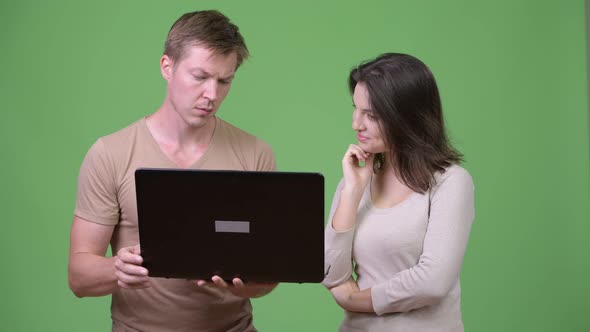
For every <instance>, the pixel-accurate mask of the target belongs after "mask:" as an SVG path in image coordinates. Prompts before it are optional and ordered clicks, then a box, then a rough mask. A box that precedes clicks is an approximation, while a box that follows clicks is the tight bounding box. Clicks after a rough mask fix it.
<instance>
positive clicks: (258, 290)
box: [195, 276, 278, 298]
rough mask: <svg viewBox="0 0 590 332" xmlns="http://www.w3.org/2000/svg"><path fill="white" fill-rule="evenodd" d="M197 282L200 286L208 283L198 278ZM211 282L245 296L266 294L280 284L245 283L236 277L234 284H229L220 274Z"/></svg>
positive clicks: (251, 296)
mask: <svg viewBox="0 0 590 332" xmlns="http://www.w3.org/2000/svg"><path fill="white" fill-rule="evenodd" d="M195 282H196V284H197V285H198V286H205V285H207V281H205V280H197V281H195ZM211 282H212V283H213V285H215V286H217V287H219V288H225V289H227V290H229V291H230V292H231V293H232V294H234V295H236V296H239V297H244V298H256V297H261V296H264V295H266V294H268V293H270V292H271V291H272V290H273V289H274V288H275V287H276V286H277V285H278V283H253V282H251V283H248V284H244V282H243V281H242V279H240V278H234V279H233V280H232V285H229V284H228V283H227V282H225V280H223V279H222V278H221V277H220V276H213V277H212V278H211Z"/></svg>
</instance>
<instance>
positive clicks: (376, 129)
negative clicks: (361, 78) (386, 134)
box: [352, 82, 387, 153]
mask: <svg viewBox="0 0 590 332" xmlns="http://www.w3.org/2000/svg"><path fill="white" fill-rule="evenodd" d="M352 100H353V103H354V112H353V113H352V129H353V130H354V131H356V138H357V140H358V145H359V146H360V148H361V149H363V150H364V151H365V152H371V153H382V152H385V151H386V150H387V147H386V145H385V141H384V140H383V133H382V132H381V127H380V126H379V119H378V118H377V115H376V114H375V113H374V112H373V110H372V109H371V104H370V103H369V92H368V91H367V87H366V86H365V84H364V83H362V82H359V83H357V85H356V87H355V88H354V94H353V96H352Z"/></svg>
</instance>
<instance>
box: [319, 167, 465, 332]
mask: <svg viewBox="0 0 590 332" xmlns="http://www.w3.org/2000/svg"><path fill="white" fill-rule="evenodd" d="M435 180H436V183H435V185H434V186H433V187H432V188H431V189H430V190H429V191H428V192H426V193H425V194H419V193H412V194H411V195H410V196H409V197H408V198H406V199H405V200H404V201H402V202H401V203H399V204H397V205H395V206H393V207H391V208H376V207H375V206H373V204H372V201H371V194H370V193H371V188H370V184H369V185H367V187H366V188H365V192H364V194H363V197H362V199H361V201H360V204H359V207H358V211H357V217H356V223H355V226H354V227H353V228H352V229H350V230H347V231H342V232H337V231H335V230H334V228H333V227H332V218H333V216H334V213H335V211H336V208H337V206H338V202H339V199H340V191H341V189H342V187H343V180H341V181H340V183H339V185H338V188H337V189H336V193H335V195H334V199H333V202H332V207H331V212H330V217H329V222H328V224H327V226H326V235H325V239H326V243H325V248H326V277H325V279H324V281H323V284H324V285H325V286H326V287H328V288H332V287H334V286H337V285H339V284H341V283H343V282H345V281H346V280H348V279H349V278H350V277H351V275H352V271H353V262H354V266H355V273H356V275H357V280H356V281H357V284H358V286H359V288H360V289H361V290H365V289H368V288H370V289H371V297H372V302H373V309H374V311H375V313H355V312H346V316H345V319H344V321H343V322H342V325H341V326H340V331H346V332H348V331H412V332H422V331H424V332H426V331H440V332H446V331H453V332H454V331H463V330H464V328H463V322H462V318H461V288H460V285H459V274H460V271H461V265H462V262H463V256H464V253H465V249H466V246H467V241H468V239H469V233H470V230H471V224H472V223H473V219H474V186H473V181H472V178H471V176H470V175H469V173H468V172H467V171H466V170H465V169H464V168H462V167H460V166H458V165H453V166H450V167H449V168H447V170H446V171H445V172H444V173H442V174H441V173H437V174H436V175H435Z"/></svg>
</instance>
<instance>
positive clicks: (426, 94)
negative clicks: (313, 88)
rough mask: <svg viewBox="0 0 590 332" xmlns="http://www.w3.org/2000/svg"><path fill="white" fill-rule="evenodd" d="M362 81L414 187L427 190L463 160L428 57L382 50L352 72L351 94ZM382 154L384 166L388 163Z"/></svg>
mask: <svg viewBox="0 0 590 332" xmlns="http://www.w3.org/2000/svg"><path fill="white" fill-rule="evenodd" d="M358 83H363V84H364V85H365V87H366V88H367V91H368V93H369V104H370V105H371V109H372V111H373V113H374V114H375V116H376V117H377V119H378V120H379V125H380V127H381V132H382V133H383V136H384V141H385V143H386V145H387V148H388V149H389V150H390V151H389V152H390V156H391V160H390V161H391V164H392V166H393V167H394V169H395V172H396V174H397V175H398V176H399V178H400V180H401V181H402V182H404V183H405V184H406V185H407V186H408V187H409V188H410V189H412V190H413V191H415V192H419V193H425V192H426V191H428V190H429V189H430V188H431V186H432V185H433V184H434V174H435V173H436V172H444V171H445V169H446V168H447V167H448V166H450V165H452V164H458V163H460V162H461V161H462V159H463V155H462V154H461V153H460V152H458V151H457V150H456V149H455V148H453V146H452V145H451V144H450V142H449V140H448V138H447V134H446V132H445V126H444V120H443V114H442V106H441V102H440V96H439V93H438V88H437V86H436V81H435V80H434V75H432V72H430V70H429V69H428V67H426V65H425V64H424V63H423V62H422V61H420V60H418V59H416V58H415V57H413V56H411V55H407V54H400V53H385V54H382V55H380V56H379V57H377V58H376V59H374V60H370V61H367V62H364V63H361V64H360V65H359V66H358V67H356V68H354V69H353V70H352V71H351V72H350V75H349V77H348V87H349V89H350V93H351V94H354V88H355V87H356V85H357V84H358ZM380 157H381V158H382V156H380ZM377 159H378V160H377V162H376V163H375V165H377V168H378V167H380V166H379V165H380V164H382V163H380V162H379V157H377Z"/></svg>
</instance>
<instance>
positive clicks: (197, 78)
mask: <svg viewBox="0 0 590 332" xmlns="http://www.w3.org/2000/svg"><path fill="white" fill-rule="evenodd" d="M193 77H194V78H195V80H197V81H204V80H206V79H207V78H206V77H204V76H194V75H193Z"/></svg>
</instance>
